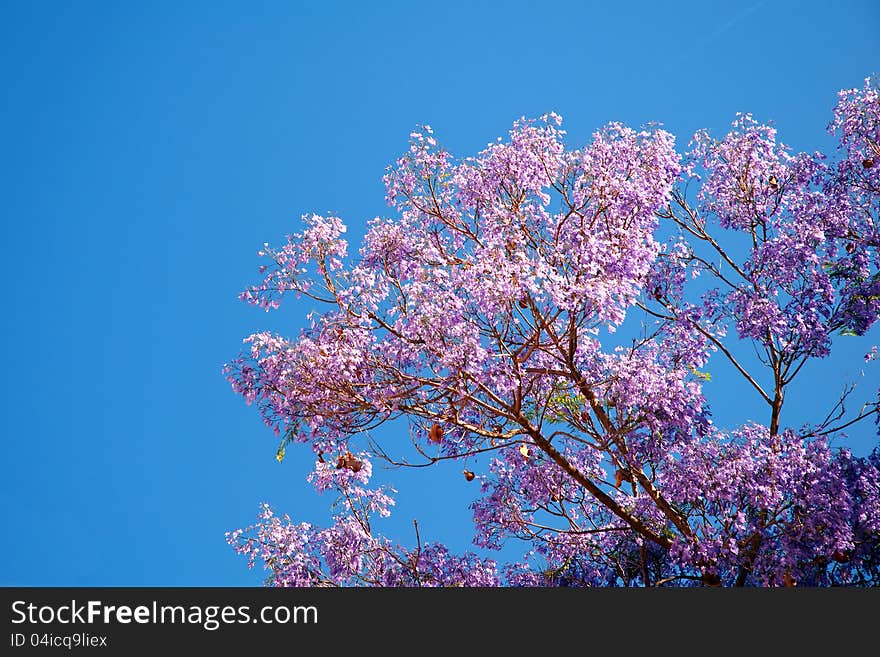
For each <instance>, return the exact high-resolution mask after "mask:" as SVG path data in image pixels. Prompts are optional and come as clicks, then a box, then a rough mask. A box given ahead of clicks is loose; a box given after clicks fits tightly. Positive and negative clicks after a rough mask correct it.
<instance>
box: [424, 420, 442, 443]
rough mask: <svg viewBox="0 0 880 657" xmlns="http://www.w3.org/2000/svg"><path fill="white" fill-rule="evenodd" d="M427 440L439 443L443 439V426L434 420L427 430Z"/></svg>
mask: <svg viewBox="0 0 880 657" xmlns="http://www.w3.org/2000/svg"><path fill="white" fill-rule="evenodd" d="M428 440H430V441H431V442H432V443H439V442H442V441H443V428H442V427H441V426H440V425H439V424H437V423H436V422H435V423H434V424H432V425H431V428H430V429H429V430H428Z"/></svg>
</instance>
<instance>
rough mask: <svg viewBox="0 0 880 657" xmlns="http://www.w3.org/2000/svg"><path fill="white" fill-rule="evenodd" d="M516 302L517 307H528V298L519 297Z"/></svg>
mask: <svg viewBox="0 0 880 657" xmlns="http://www.w3.org/2000/svg"><path fill="white" fill-rule="evenodd" d="M517 303H518V304H519V307H520V308H523V309H525V308H528V307H529V302H528V300H527V299H526V298H525V297H523V298H522V299H520V300H519V301H517Z"/></svg>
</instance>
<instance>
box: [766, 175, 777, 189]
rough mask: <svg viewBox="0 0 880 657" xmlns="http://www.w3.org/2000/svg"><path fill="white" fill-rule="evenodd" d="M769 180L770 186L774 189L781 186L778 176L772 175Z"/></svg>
mask: <svg viewBox="0 0 880 657" xmlns="http://www.w3.org/2000/svg"><path fill="white" fill-rule="evenodd" d="M767 182H768V183H770V186H771V187H772V188H773V189H776V188H778V187H779V181H778V180H776V176H770V179H769V180H768V181H767Z"/></svg>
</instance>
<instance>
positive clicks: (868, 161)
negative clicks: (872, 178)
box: [862, 157, 874, 169]
mask: <svg viewBox="0 0 880 657" xmlns="http://www.w3.org/2000/svg"><path fill="white" fill-rule="evenodd" d="M873 166H874V158H871V157H869V158H867V159H864V160H862V167H863V168H865V169H870V168H871V167H873Z"/></svg>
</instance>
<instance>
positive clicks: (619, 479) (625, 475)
mask: <svg viewBox="0 0 880 657" xmlns="http://www.w3.org/2000/svg"><path fill="white" fill-rule="evenodd" d="M632 480H633V477H632V473H631V472H630V471H629V470H626V469H624V468H620V469H619V470H618V471H617V472H615V473H614V487H615V488H620V485H621V484H622V483H623V482H624V481H628V482H630V483H632Z"/></svg>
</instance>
